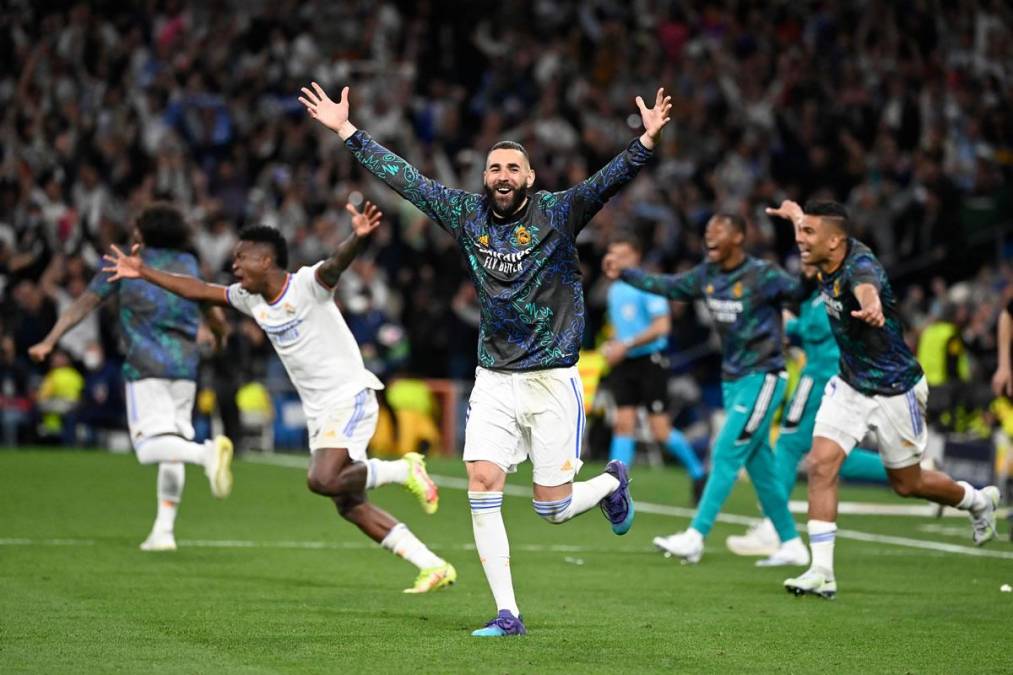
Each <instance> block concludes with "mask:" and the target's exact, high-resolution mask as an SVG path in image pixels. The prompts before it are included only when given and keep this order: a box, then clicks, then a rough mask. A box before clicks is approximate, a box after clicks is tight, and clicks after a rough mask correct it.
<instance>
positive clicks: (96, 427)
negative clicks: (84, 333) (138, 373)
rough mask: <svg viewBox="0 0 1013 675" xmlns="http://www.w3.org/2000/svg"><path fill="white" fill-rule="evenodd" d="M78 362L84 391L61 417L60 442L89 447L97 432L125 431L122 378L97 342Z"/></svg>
mask: <svg viewBox="0 0 1013 675" xmlns="http://www.w3.org/2000/svg"><path fill="white" fill-rule="evenodd" d="M82 362H83V364H84V368H85V372H84V388H83V390H82V392H81V398H80V400H79V401H78V402H77V404H76V405H75V406H74V407H73V408H72V409H71V410H70V411H69V412H67V414H65V415H64V416H63V428H62V429H61V438H62V442H63V444H64V445H67V446H75V445H82V444H83V445H85V446H86V447H93V446H95V445H96V444H97V443H98V441H99V440H100V439H99V435H98V432H99V431H100V430H107V431H108V430H114V429H123V428H125V427H126V416H125V415H124V411H125V410H126V402H125V401H124V400H123V378H122V375H121V373H120V370H121V365H120V363H118V362H116V361H109V360H107V359H106V357H105V353H104V352H103V351H102V345H100V344H99V343H98V342H92V343H90V344H88V346H87V347H86V348H85V352H84V355H83V357H82Z"/></svg>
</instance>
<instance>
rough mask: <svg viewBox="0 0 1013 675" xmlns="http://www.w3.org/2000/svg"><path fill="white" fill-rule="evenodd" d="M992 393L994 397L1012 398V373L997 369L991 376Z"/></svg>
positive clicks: (1008, 370)
mask: <svg viewBox="0 0 1013 675" xmlns="http://www.w3.org/2000/svg"><path fill="white" fill-rule="evenodd" d="M992 392H993V393H994V394H995V395H996V396H1007V397H1009V398H1013V371H1011V370H1010V369H1009V368H999V369H997V370H996V371H995V375H993V376H992Z"/></svg>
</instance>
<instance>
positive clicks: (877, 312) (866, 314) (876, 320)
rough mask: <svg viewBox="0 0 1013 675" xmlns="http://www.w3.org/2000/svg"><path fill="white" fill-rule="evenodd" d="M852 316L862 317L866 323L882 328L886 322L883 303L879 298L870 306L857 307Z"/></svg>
mask: <svg viewBox="0 0 1013 675" xmlns="http://www.w3.org/2000/svg"><path fill="white" fill-rule="evenodd" d="M851 316H853V317H855V318H856V319H861V320H862V321H864V322H865V323H867V324H869V325H870V326H875V327H876V328H882V327H883V324H885V323H886V318H885V317H884V316H883V305H882V303H880V302H879V301H878V300H877V301H876V302H875V303H873V304H871V305H869V306H868V307H862V308H861V309H856V310H855V311H853V312H852V313H851Z"/></svg>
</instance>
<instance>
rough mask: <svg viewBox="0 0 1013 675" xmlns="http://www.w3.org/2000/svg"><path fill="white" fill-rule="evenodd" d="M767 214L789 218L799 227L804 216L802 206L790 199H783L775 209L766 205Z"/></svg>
mask: <svg viewBox="0 0 1013 675" xmlns="http://www.w3.org/2000/svg"><path fill="white" fill-rule="evenodd" d="M767 215H768V216H777V217H778V218H784V219H785V220H790V221H791V222H792V224H794V225H795V227H799V226H800V225H801V224H802V219H803V218H805V213H804V212H803V211H802V207H801V206H799V205H798V202H793V201H791V200H790V199H785V200H784V201H783V202H781V205H780V206H779V207H777V208H776V209H772V208H770V207H769V206H768V207H767Z"/></svg>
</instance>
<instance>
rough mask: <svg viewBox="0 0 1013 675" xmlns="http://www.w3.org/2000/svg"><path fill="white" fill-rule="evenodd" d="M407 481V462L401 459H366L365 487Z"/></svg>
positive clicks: (369, 488) (370, 488)
mask: <svg viewBox="0 0 1013 675" xmlns="http://www.w3.org/2000/svg"><path fill="white" fill-rule="evenodd" d="M407 482H408V462H406V461H405V460H403V459H395V460H390V461H386V460H382V459H368V460H366V489H367V490H372V489H373V488H378V487H380V486H381V485H387V484H388V483H397V484H398V485H404V484H405V483H407Z"/></svg>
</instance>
